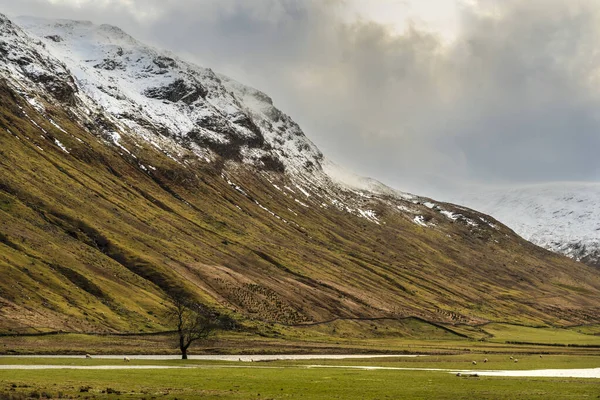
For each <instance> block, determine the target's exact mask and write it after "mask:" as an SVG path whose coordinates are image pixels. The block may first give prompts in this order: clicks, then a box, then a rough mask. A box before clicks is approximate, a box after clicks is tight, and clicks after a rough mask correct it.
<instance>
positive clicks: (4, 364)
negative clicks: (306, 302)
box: [0, 320, 600, 400]
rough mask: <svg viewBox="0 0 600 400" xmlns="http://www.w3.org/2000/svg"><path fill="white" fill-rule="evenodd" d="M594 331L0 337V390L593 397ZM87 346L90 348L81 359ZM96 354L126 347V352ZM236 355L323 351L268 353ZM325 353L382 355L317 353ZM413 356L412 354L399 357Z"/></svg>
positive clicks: (21, 395)
mask: <svg viewBox="0 0 600 400" xmlns="http://www.w3.org/2000/svg"><path fill="white" fill-rule="evenodd" d="M442 328H444V329H442ZM599 333H600V327H598V326H579V327H572V328H551V327H544V328H541V327H539V328H534V327H525V326H518V325H509V324H500V323H491V324H486V325H480V326H476V327H473V326H452V327H440V326H438V327H437V328H436V326H433V325H430V324H427V323H426V322H423V321H414V320H413V321H404V322H402V324H398V323H396V322H394V323H390V322H389V321H380V322H377V323H376V322H368V323H356V322H351V321H350V322H348V321H338V322H335V323H334V324H333V325H325V326H324V325H319V326H312V327H306V328H298V327H296V328H290V327H284V326H276V325H275V326H269V327H268V329H267V328H265V327H262V328H261V329H259V330H257V331H256V332H252V333H250V332H228V333H220V334H218V335H216V336H215V337H213V338H211V339H210V340H207V341H204V342H201V343H198V345H197V346H196V347H195V348H193V351H191V354H205V355H208V354H229V355H234V354H235V356H233V357H231V356H230V357H229V359H230V360H233V361H224V359H226V358H223V359H220V360H217V361H214V360H213V361H211V360H206V359H190V360H185V361H183V360H178V359H174V357H164V356H163V357H154V358H151V359H148V358H144V357H142V356H140V355H141V354H163V355H172V356H174V355H176V354H177V349H176V346H175V341H174V338H173V335H172V334H162V335H137V336H136V335H130V336H123V335H120V336H118V335H114V336H110V335H84V334H38V335H28V336H27V335H25V336H23V335H21V336H18V335H14V336H10V335H5V336H2V337H0V349H1V353H2V354H4V356H2V357H0V400H3V399H26V398H87V399H96V398H120V399H153V398H162V399H196V398H203V399H204V398H206V399H211V398H219V399H249V398H261V399H301V398H303V399H335V398H339V399H386V398H388V399H473V398H476V399H515V398H519V399H548V398H552V399H574V398H576V399H579V398H597V396H598V395H599V394H600V392H599V390H598V388H599V387H600V378H599V376H600V335H599ZM86 353H90V354H92V358H91V359H86V358H85V356H84V355H85V354H86ZM43 354H46V355H49V354H63V355H65V356H62V357H44V356H43ZM101 354H123V355H124V354H128V355H130V359H131V361H130V362H125V361H124V360H123V358H122V357H121V358H117V359H108V358H102V357H101V356H99V355H101ZM242 354H280V355H284V354H287V355H289V354H317V355H323V356H321V357H320V358H318V359H302V357H297V358H294V359H289V358H290V357H288V359H284V358H285V356H282V357H281V358H282V359H279V360H273V359H272V358H273V357H271V358H261V357H257V356H254V357H253V356H246V357H244V356H243V355H242ZM331 354H352V355H357V354H362V355H365V354H367V355H369V354H370V355H371V356H374V355H375V354H383V355H387V356H386V357H367V358H365V357H363V358H360V357H358V356H355V357H353V358H344V359H341V358H340V359H332V358H331V357H329V359H327V357H325V356H324V355H331ZM417 354H419V355H422V356H421V357H408V356H406V355H417ZM27 355H29V356H27ZM66 355H71V356H70V357H66ZM394 355H397V356H394ZM402 355H404V356H402ZM274 358H278V357H274ZM515 359H518V362H515ZM485 360H487V362H485ZM250 361H252V362H250ZM474 361H475V362H476V364H475V363H473V362H474ZM541 370H550V371H549V372H548V371H545V372H540V371H541ZM505 371H509V372H505ZM532 371H533V372H532ZM458 372H460V373H461V376H457V373H458ZM507 374H508V375H513V376H504V375H507ZM489 375H492V376H489ZM515 375H525V376H515ZM549 376H553V377H549ZM577 377H587V378H586V379H584V378H577Z"/></svg>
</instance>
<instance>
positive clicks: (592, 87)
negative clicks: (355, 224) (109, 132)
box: [0, 0, 600, 196]
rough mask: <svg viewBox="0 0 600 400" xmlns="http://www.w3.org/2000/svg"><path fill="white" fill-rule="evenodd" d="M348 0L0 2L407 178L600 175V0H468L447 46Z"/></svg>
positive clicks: (335, 153)
mask: <svg viewBox="0 0 600 400" xmlns="http://www.w3.org/2000/svg"><path fill="white" fill-rule="evenodd" d="M440 1H442V0H440ZM350 3H351V2H350ZM350 3H349V2H348V1H344V0H328V1H323V0H321V1H319V0H253V1H252V2H250V1H244V0H203V1H192V0H180V1H171V2H165V1H158V0H148V1H141V0H129V1H122V0H121V1H118V0H112V1H110V0H105V1H94V2H91V1H58V0H55V1H54V2H53V3H52V4H51V3H50V2H49V1H43V0H21V1H19V2H18V4H15V2H14V1H12V0H10V1H9V0H0V6H2V8H3V9H5V10H6V11H8V12H9V13H13V14H16V13H20V14H31V13H38V14H40V13H42V14H46V15H49V16H52V17H57V16H62V17H67V18H82V19H92V20H95V21H96V22H108V23H113V24H116V25H120V26H121V27H123V28H124V29H125V30H127V31H129V32H130V33H132V34H133V35H134V36H137V37H139V38H140V39H141V40H144V41H147V42H150V43H152V44H155V45H157V46H160V47H164V48H167V49H170V50H172V51H174V52H177V53H179V54H181V55H182V56H184V57H185V58H189V59H192V60H196V61H198V62H199V63H201V64H202V65H205V66H210V67H212V68H213V69H215V70H217V71H220V72H223V73H225V74H228V75H231V76H233V77H234V78H236V79H239V80H241V81H243V82H245V83H248V84H251V85H253V86H255V87H257V88H259V89H261V90H263V91H265V92H267V93H269V95H271V96H272V97H273V98H274V99H275V101H276V103H277V105H279V106H280V108H282V109H283V110H284V111H286V112H287V113H288V114H290V115H291V116H292V117H293V118H295V119H296V120H297V121H298V122H299V123H300V125H301V126H303V127H304V130H305V132H306V133H307V135H308V136H309V137H310V138H312V139H313V140H314V141H315V142H316V143H317V145H319V146H320V147H321V149H322V150H323V151H324V153H325V154H327V155H330V156H331V157H332V158H333V159H335V160H337V161H339V162H340V163H341V164H343V165H346V166H349V167H350V168H351V169H354V170H355V171H357V172H359V173H363V174H368V175H370V176H374V177H377V178H380V179H382V180H384V181H386V182H388V183H391V184H393V185H394V186H396V187H398V188H400V189H404V190H411V191H414V192H422V193H425V194H432V195H434V194H435V195H442V196H443V194H444V191H448V190H451V187H452V186H454V185H455V184H457V183H460V182H475V183H482V182H483V183H523V182H534V181H535V182H547V181H557V180H596V181H597V180H600V157H597V155H596V154H595V153H596V151H597V149H598V148H600V115H599V111H600V107H599V106H600V104H599V103H600V92H599V90H598V88H600V85H599V84H600V82H599V80H600V62H599V61H600V59H599V58H600V51H599V50H598V43H599V41H600V5H598V3H597V2H596V1H593V0H570V1H568V2H565V1H562V0H529V1H526V2H523V1H517V0H503V1H500V0H479V1H470V2H468V3H467V2H464V3H462V4H463V5H462V6H461V7H460V8H459V9H458V11H457V14H458V15H459V16H460V19H459V20H458V21H457V26H458V27H459V29H458V31H457V32H456V34H455V36H456V38H455V39H454V41H453V42H451V43H447V40H444V38H441V37H439V36H438V35H436V34H435V33H432V32H429V31H427V30H425V29H424V28H423V27H422V26H421V25H419V24H418V23H417V22H414V23H411V22H410V21H408V22H407V23H406V26H408V28H407V29H406V30H404V31H402V32H401V33H398V31H397V30H394V29H391V28H390V27H389V26H385V25H381V24H378V23H375V22H373V21H369V20H368V19H361V20H355V21H353V20H349V19H348V18H347V12H346V11H347V7H348V6H349V4H350Z"/></svg>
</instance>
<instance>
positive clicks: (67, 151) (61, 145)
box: [54, 139, 69, 154]
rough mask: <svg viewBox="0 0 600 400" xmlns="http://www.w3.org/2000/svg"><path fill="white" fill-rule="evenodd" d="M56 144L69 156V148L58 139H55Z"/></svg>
mask: <svg viewBox="0 0 600 400" xmlns="http://www.w3.org/2000/svg"><path fill="white" fill-rule="evenodd" d="M54 143H56V145H57V146H58V147H59V148H60V149H61V150H62V151H64V152H65V153H67V154H69V150H67V148H66V147H65V146H64V145H63V144H62V143H61V142H60V140H58V139H54Z"/></svg>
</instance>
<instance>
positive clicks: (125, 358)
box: [123, 357, 131, 362]
mask: <svg viewBox="0 0 600 400" xmlns="http://www.w3.org/2000/svg"><path fill="white" fill-rule="evenodd" d="M123 361H125V362H129V361H131V359H130V358H129V357H123Z"/></svg>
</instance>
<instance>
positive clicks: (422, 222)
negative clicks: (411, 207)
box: [413, 215, 428, 227]
mask: <svg viewBox="0 0 600 400" xmlns="http://www.w3.org/2000/svg"><path fill="white" fill-rule="evenodd" d="M413 222H414V223H415V224H417V225H420V226H424V227H427V226H428V225H427V223H425V217H423V216H422V215H417V216H416V217H415V218H414V219H413Z"/></svg>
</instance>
